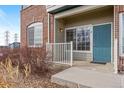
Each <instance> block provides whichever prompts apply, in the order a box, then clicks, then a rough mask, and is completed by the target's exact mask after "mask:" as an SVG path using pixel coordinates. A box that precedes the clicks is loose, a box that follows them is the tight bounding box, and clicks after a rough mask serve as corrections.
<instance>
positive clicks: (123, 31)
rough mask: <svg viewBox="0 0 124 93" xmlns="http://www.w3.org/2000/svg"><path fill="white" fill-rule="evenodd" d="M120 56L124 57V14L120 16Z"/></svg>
mask: <svg viewBox="0 0 124 93" xmlns="http://www.w3.org/2000/svg"><path fill="white" fill-rule="evenodd" d="M119 34H120V36H119V37H120V43H119V47H120V55H124V13H121V14H120V33H119Z"/></svg>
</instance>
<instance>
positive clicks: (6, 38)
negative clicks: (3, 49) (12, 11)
mask: <svg viewBox="0 0 124 93" xmlns="http://www.w3.org/2000/svg"><path fill="white" fill-rule="evenodd" d="M5 45H6V46H8V45H9V31H5Z"/></svg>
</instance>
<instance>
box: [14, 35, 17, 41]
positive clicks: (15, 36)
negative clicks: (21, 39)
mask: <svg viewBox="0 0 124 93" xmlns="http://www.w3.org/2000/svg"><path fill="white" fill-rule="evenodd" d="M17 39H18V35H17V33H15V34H14V42H17Z"/></svg>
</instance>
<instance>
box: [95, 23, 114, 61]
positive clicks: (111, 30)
mask: <svg viewBox="0 0 124 93" xmlns="http://www.w3.org/2000/svg"><path fill="white" fill-rule="evenodd" d="M106 24H111V63H113V55H112V54H113V30H112V29H113V25H112V24H113V23H112V22H106V23H100V24H95V25H93V26H100V25H106Z"/></svg>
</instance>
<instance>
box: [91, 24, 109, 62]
mask: <svg viewBox="0 0 124 93" xmlns="http://www.w3.org/2000/svg"><path fill="white" fill-rule="evenodd" d="M93 62H96V63H107V62H111V24H104V25H97V26H93Z"/></svg>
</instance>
